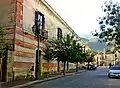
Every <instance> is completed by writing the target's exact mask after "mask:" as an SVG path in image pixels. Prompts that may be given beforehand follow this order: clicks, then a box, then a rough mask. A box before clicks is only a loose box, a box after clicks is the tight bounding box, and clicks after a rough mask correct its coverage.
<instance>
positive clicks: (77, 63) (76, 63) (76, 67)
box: [76, 62, 78, 72]
mask: <svg viewBox="0 0 120 88" xmlns="http://www.w3.org/2000/svg"><path fill="white" fill-rule="evenodd" d="M76 72H78V62H76Z"/></svg>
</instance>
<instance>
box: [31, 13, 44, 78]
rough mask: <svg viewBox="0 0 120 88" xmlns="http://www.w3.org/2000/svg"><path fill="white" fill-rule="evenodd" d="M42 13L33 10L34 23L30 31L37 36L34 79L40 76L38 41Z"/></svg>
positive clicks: (42, 25) (41, 25)
mask: <svg viewBox="0 0 120 88" xmlns="http://www.w3.org/2000/svg"><path fill="white" fill-rule="evenodd" d="M44 21H45V20H44V15H43V14H42V13H40V12H38V11H36V12H35V25H34V26H33V27H32V31H33V33H34V34H35V36H37V42H38V44H37V50H36V66H35V79H36V80H37V79H39V78H40V76H41V59H40V56H41V51H40V49H39V47H40V41H41V37H43V36H42V33H41V32H42V30H43V29H44Z"/></svg>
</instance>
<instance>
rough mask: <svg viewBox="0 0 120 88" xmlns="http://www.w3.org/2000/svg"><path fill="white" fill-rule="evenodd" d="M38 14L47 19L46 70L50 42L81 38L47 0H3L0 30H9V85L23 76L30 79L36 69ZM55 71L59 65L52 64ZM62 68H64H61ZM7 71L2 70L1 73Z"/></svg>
mask: <svg viewBox="0 0 120 88" xmlns="http://www.w3.org/2000/svg"><path fill="white" fill-rule="evenodd" d="M35 14H37V15H42V17H43V18H40V19H44V24H42V25H44V30H42V33H43V36H44V37H46V38H45V39H41V40H40V47H39V49H40V50H41V60H42V61H41V62H42V66H41V67H42V70H43V71H44V70H45V69H46V66H47V63H46V61H45V60H43V59H42V58H43V55H44V52H43V50H44V49H45V48H46V45H48V43H47V41H46V39H52V38H58V37H59V36H60V34H62V35H66V34H69V33H71V34H74V35H75V36H76V39H79V36H78V35H77V34H76V33H75V32H74V31H73V30H72V28H71V27H70V26H69V25H68V24H67V23H66V22H65V21H64V20H63V19H62V18H61V17H60V16H59V14H58V13H57V12H56V11H55V10H54V9H53V8H52V7H51V6H50V5H49V4H48V3H47V2H46V1H44V0H2V1H0V26H2V27H3V28H4V29H5V32H6V33H7V35H6V41H7V42H8V44H9V47H10V49H8V54H7V55H8V58H7V64H6V66H7V70H6V71H7V72H6V75H1V76H2V77H3V76H5V77H4V78H5V80H6V81H11V80H13V79H16V78H17V77H19V76H26V75H27V74H28V73H29V70H30V68H31V66H33V65H34V66H35V58H36V49H37V44H38V43H37V38H36V37H35V35H34V33H33V31H32V28H33V27H34V24H35V19H36V18H35ZM50 67H51V69H56V61H52V62H51V64H50ZM61 67H62V64H61ZM3 70H5V69H2V70H0V71H1V72H2V71H3Z"/></svg>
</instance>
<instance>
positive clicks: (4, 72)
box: [2, 49, 8, 82]
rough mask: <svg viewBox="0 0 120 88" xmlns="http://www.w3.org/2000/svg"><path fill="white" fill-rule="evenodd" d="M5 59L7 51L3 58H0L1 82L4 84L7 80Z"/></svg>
mask: <svg viewBox="0 0 120 88" xmlns="http://www.w3.org/2000/svg"><path fill="white" fill-rule="evenodd" d="M7 58H8V50H7V49H6V51H5V53H4V57H3V58H2V81H3V82H6V80H7Z"/></svg>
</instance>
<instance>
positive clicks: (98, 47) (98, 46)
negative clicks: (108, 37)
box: [81, 37, 108, 51]
mask: <svg viewBox="0 0 120 88" xmlns="http://www.w3.org/2000/svg"><path fill="white" fill-rule="evenodd" d="M81 40H82V41H84V42H86V43H88V46H89V47H90V48H91V49H92V50H94V51H103V49H104V48H106V49H107V48H108V47H107V45H106V44H105V43H100V42H99V41H98V38H92V39H86V38H83V37H82V38H81Z"/></svg>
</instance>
